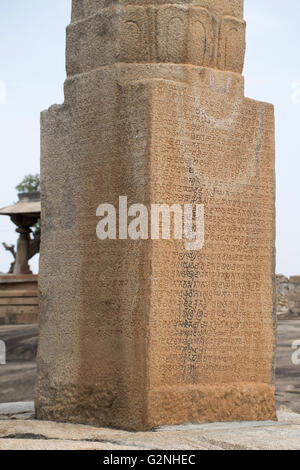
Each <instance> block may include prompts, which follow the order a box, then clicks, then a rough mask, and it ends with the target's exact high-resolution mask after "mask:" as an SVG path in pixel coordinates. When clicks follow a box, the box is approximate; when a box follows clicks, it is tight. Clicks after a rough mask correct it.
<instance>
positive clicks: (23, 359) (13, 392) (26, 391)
mask: <svg viewBox="0 0 300 470" xmlns="http://www.w3.org/2000/svg"><path fill="white" fill-rule="evenodd" d="M37 336H38V326H37V325H4V326H0V340H2V341H4V342H5V344H6V362H7V364H6V365H0V403H7V402H18V401H32V400H33V399H34V384H35V377H36V363H35V358H36V351H37Z"/></svg>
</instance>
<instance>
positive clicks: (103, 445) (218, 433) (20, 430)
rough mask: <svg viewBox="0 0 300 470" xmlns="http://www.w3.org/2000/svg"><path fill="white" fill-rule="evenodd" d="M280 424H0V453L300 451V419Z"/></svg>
mask: <svg viewBox="0 0 300 470" xmlns="http://www.w3.org/2000/svg"><path fill="white" fill-rule="evenodd" d="M278 419H279V421H278V423H276V422H271V421H268V422H243V423H241V422H236V423H211V424H202V425H200V424H199V425H193V424H189V425H185V426H172V427H167V428H160V429H157V430H156V431H155V432H137V433H129V432H126V431H119V430H114V429H101V428H94V427H91V426H82V425H74V424H61V423H51V422H42V421H3V422H1V421H0V450H60V449H62V450H67V449H73V450H90V449H95V450H131V449H132V450H155V449H157V450H277V449H278V450H300V415H297V414H294V413H289V412H279V413H278Z"/></svg>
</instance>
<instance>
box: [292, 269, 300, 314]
mask: <svg viewBox="0 0 300 470" xmlns="http://www.w3.org/2000/svg"><path fill="white" fill-rule="evenodd" d="M289 310H290V312H291V313H292V314H296V315H300V276H292V277H290V282H289Z"/></svg>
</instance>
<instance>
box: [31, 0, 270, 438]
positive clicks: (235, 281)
mask: <svg viewBox="0 0 300 470" xmlns="http://www.w3.org/2000/svg"><path fill="white" fill-rule="evenodd" d="M244 53H245V22H244V20H243V1H242V0H189V1H183V0H182V1H178V2H177V3H174V2H172V4H171V3H170V2H169V3H167V2H166V1H164V0H151V1H150V0H135V1H134V2H133V1H132V0H116V1H114V2H107V1H104V0H74V1H73V9H72V20H71V24H70V25H69V26H68V28H67V54H66V58H67V74H68V77H67V80H66V83H65V102H64V104H63V105H61V106H52V107H51V108H50V109H49V110H47V111H45V112H43V113H42V118H41V127H42V226H43V236H42V246H41V258H40V278H39V282H40V284H39V285H40V291H41V317H40V318H41V320H40V344H39V353H38V380H37V396H36V408H37V416H38V418H39V419H46V420H48V419H50V420H58V421H72V422H80V423H90V424H96V425H99V426H112V427H120V428H125V429H130V430H144V429H151V428H153V427H155V426H160V425H167V424H179V423H184V422H201V421H213V420H216V421H218V420H227V421H228V420H263V419H276V409H275V397H274V353H275V308H274V305H275V302H274V301H275V295H274V281H275V273H274V267H275V244H274V240H275V179H274V110H273V107H272V106H271V105H269V104H267V103H261V102H258V101H255V100H252V99H249V98H245V96H244V79H243V76H242V70H243V63H244ZM122 195H125V196H128V204H129V205H131V204H136V203H139V204H144V205H146V206H147V207H148V208H150V207H151V204H163V203H164V204H168V205H172V204H174V203H176V204H180V205H184V204H186V203H188V204H193V205H195V204H203V205H204V210H205V242H204V246H203V248H202V250H200V251H194V252H189V251H187V250H186V249H185V244H184V241H183V240H172V241H170V240H137V241H134V240H130V239H128V240H124V239H122V240H109V239H108V240H104V241H103V240H102V241H101V240H99V239H97V237H96V226H97V223H98V222H99V218H97V216H96V211H97V207H98V206H99V204H102V203H109V204H113V205H114V206H115V207H116V208H117V207H118V201H119V196H122Z"/></svg>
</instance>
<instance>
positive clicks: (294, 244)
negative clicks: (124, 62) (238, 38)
mask: <svg viewBox="0 0 300 470" xmlns="http://www.w3.org/2000/svg"><path fill="white" fill-rule="evenodd" d="M70 12H71V0H10V1H8V0H0V159H1V172H0V207H3V206H5V205H8V204H10V203H12V202H14V201H16V200H17V194H16V191H15V189H14V188H15V186H16V184H18V183H19V182H20V181H21V180H22V178H23V176H24V175H26V174H28V173H37V172H39V157H40V137H39V115H40V111H41V110H43V109H46V108H48V107H49V106H50V105H52V104H54V103H61V102H62V101H63V82H64V79H65V27H66V25H67V24H68V23H69V22H70ZM245 19H246V20H247V22H248V25H247V52H246V63H245V70H244V75H245V81H246V96H249V97H251V98H255V99H259V100H262V101H268V102H271V103H274V105H275V111H276V160H277V163H276V168H277V272H278V273H279V272H281V273H284V274H286V275H292V274H300V220H299V205H300V143H299V134H300V59H299V49H300V32H299V24H300V2H299V0H286V1H285V2H283V1H282V0H245ZM297 82H298V83H297ZM293 87H294V88H293ZM5 95H6V96H5ZM298 102H299V103H298ZM2 241H6V242H8V243H15V241H16V233H15V232H14V227H13V225H12V223H11V222H10V220H9V218H8V217H0V242H2ZM10 261H11V255H10V254H8V253H7V252H5V251H4V250H3V249H2V247H1V246H0V272H1V271H2V272H6V271H7V270H8V268H9V264H10ZM37 264H38V263H37V260H34V261H33V263H32V266H33V269H34V271H35V272H36V271H37Z"/></svg>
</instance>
